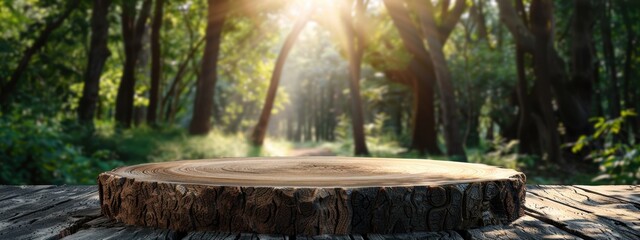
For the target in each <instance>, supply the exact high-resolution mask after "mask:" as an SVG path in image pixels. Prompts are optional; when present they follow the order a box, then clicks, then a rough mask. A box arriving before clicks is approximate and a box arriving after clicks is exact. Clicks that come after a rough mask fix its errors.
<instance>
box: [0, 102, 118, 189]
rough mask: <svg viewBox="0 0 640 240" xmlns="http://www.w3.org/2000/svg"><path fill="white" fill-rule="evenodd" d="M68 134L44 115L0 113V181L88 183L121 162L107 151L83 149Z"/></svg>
mask: <svg viewBox="0 0 640 240" xmlns="http://www.w3.org/2000/svg"><path fill="white" fill-rule="evenodd" d="M70 137H72V136H71V135H70V134H67V133H66V132H65V131H64V130H63V129H62V126H61V124H60V123H58V122H55V121H52V120H51V119H48V118H45V117H32V118H29V117H25V116H21V115H20V114H12V115H9V116H0V162H2V164H1V165H0V184H63V183H67V184H92V183H95V178H96V176H97V173H99V172H102V171H107V170H110V169H113V168H114V167H116V166H120V165H122V162H119V161H114V160H113V159H112V158H111V157H112V156H113V153H112V152H111V151H109V150H106V149H103V150H99V151H95V152H93V153H88V152H85V151H83V147H82V146H80V145H75V144H72V143H71V142H70V141H69V140H68V139H69V138H70Z"/></svg>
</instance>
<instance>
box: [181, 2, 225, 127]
mask: <svg viewBox="0 0 640 240" xmlns="http://www.w3.org/2000/svg"><path fill="white" fill-rule="evenodd" d="M228 4H229V2H228V1H227V0H208V6H209V7H208V21H207V30H206V33H205V38H206V41H205V45H204V54H203V56H202V71H201V72H200V75H199V77H198V83H197V87H196V96H195V100H194V105H193V117H192V118H191V124H190V125H189V133H190V134H194V135H203V134H207V133H209V129H210V128H211V113H212V112H213V94H214V90H215V86H216V81H217V78H218V77H217V68H218V53H219V52H220V42H221V36H222V27H223V26H224V22H225V19H226V16H227V13H228V11H229V6H228Z"/></svg>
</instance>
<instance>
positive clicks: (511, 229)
mask: <svg viewBox="0 0 640 240" xmlns="http://www.w3.org/2000/svg"><path fill="white" fill-rule="evenodd" d="M465 235H466V236H465V239H468V238H471V239H504V240H508V239H540V238H551V237H552V238H553V239H581V238H579V237H577V236H575V235H572V234H570V233H568V232H565V231H563V230H562V229H559V228H557V227H554V226H552V225H550V224H547V223H544V222H542V221H540V220H538V219H535V218H533V217H531V216H524V217H521V218H519V219H518V220H516V221H515V222H513V223H511V224H509V225H496V226H487V227H482V228H478V229H471V230H467V231H466V234H465Z"/></svg>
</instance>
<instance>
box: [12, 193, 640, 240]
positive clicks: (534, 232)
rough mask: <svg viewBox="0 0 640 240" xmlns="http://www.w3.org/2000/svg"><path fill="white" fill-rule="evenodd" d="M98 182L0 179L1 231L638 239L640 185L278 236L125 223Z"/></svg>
mask: <svg viewBox="0 0 640 240" xmlns="http://www.w3.org/2000/svg"><path fill="white" fill-rule="evenodd" d="M99 202H100V200H99V198H98V188H97V187H96V186H0V239H59V238H62V239H91V240H97V239H232V240H234V239H294V238H295V239H349V240H356V239H369V240H373V239H465V240H466V239H640V186H552V185H529V186H527V198H526V216H524V217H521V218H520V219H518V220H516V221H515V222H513V223H511V224H509V225H499V226H489V227H483V228H479V229H471V230H464V231H445V232H423V233H413V234H394V235H380V234H368V235H355V234H354V235H343V236H334V235H331V236H329V235H321V236H282V235H261V234H252V233H218V232H174V231H171V230H164V229H152V228H140V227H128V226H124V225H122V224H120V223H116V222H113V221H110V220H108V219H106V218H105V217H103V216H101V214H100V208H99Z"/></svg>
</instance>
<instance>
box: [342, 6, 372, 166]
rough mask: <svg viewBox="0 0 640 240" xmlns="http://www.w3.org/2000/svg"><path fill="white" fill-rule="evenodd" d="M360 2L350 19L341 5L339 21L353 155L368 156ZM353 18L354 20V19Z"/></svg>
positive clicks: (348, 7) (345, 8) (346, 10)
mask: <svg viewBox="0 0 640 240" xmlns="http://www.w3.org/2000/svg"><path fill="white" fill-rule="evenodd" d="M362 4H363V3H362V1H361V0H357V2H356V6H355V8H356V16H355V17H352V16H351V14H350V12H351V9H350V6H348V5H346V4H343V6H342V9H341V19H342V24H343V26H344V34H345V37H346V39H347V42H346V50H347V57H348V59H349V77H350V80H349V97H350V100H351V130H352V132H353V143H354V154H355V155H369V149H368V148H367V142H366V140H365V139H366V138H365V133H364V116H363V114H364V113H363V109H362V99H361V98H360V68H361V64H362V56H363V54H364V36H363V35H362V33H361V32H359V31H360V29H358V28H356V24H357V23H358V22H359V21H360V20H361V19H360V17H362V14H363V10H364V9H361V8H364V6H362ZM354 18H355V19H354Z"/></svg>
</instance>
